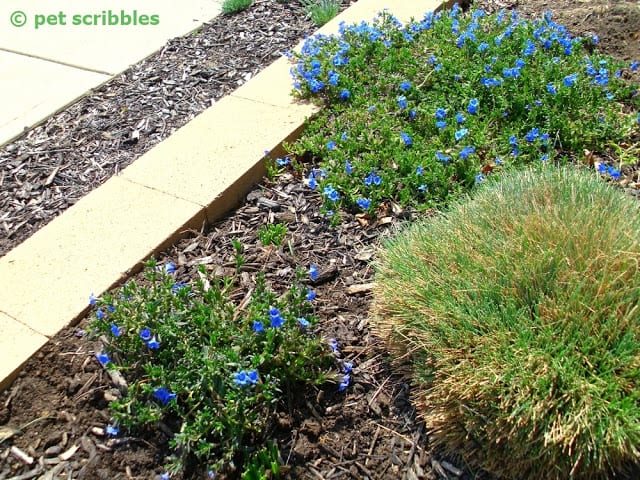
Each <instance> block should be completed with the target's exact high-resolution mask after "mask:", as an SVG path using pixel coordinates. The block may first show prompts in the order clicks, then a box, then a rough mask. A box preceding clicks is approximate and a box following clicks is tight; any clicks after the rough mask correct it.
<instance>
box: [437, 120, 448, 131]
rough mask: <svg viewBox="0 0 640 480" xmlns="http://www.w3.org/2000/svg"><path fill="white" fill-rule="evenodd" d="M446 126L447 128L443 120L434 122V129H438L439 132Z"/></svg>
mask: <svg viewBox="0 0 640 480" xmlns="http://www.w3.org/2000/svg"><path fill="white" fill-rule="evenodd" d="M446 126H447V122H445V121H444V120H438V121H437V122H436V127H438V128H439V129H440V130H442V129H443V128H445V127H446Z"/></svg>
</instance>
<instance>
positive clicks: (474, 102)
mask: <svg viewBox="0 0 640 480" xmlns="http://www.w3.org/2000/svg"><path fill="white" fill-rule="evenodd" d="M478 106H479V102H478V99H477V98H472V99H471V101H470V102H469V105H468V106H467V112H469V113H470V114H472V115H475V114H476V113H478Z"/></svg>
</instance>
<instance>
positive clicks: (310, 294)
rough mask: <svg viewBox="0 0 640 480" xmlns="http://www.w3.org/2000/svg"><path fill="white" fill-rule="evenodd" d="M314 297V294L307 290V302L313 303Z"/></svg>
mask: <svg viewBox="0 0 640 480" xmlns="http://www.w3.org/2000/svg"><path fill="white" fill-rule="evenodd" d="M316 296H317V295H316V292H314V291H313V290H311V289H309V290H307V300H308V301H309V302H313V301H314V300H315V299H316Z"/></svg>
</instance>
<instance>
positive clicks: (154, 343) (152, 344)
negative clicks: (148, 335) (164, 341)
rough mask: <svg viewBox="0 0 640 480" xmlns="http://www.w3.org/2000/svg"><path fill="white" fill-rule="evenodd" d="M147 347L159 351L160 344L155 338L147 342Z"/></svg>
mask: <svg viewBox="0 0 640 480" xmlns="http://www.w3.org/2000/svg"><path fill="white" fill-rule="evenodd" d="M147 347H149V348H150V349H151V350H157V349H159V348H160V342H159V341H158V340H156V337H153V338H152V339H151V340H149V341H148V342H147Z"/></svg>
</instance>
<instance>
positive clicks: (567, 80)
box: [562, 73, 578, 87]
mask: <svg viewBox="0 0 640 480" xmlns="http://www.w3.org/2000/svg"><path fill="white" fill-rule="evenodd" d="M576 80H578V74H577V73H572V74H571V75H567V76H566V77H564V80H563V81H562V83H564V86H565V87H573V86H574V85H575V84H576Z"/></svg>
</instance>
